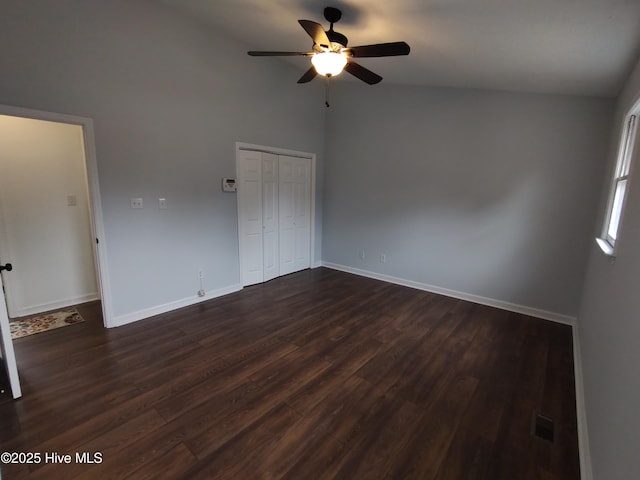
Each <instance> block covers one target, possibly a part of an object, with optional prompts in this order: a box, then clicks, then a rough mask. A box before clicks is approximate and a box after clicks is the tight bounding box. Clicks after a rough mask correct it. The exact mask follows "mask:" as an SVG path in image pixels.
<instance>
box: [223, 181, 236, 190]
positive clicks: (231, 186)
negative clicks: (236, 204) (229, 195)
mask: <svg viewBox="0 0 640 480" xmlns="http://www.w3.org/2000/svg"><path fill="white" fill-rule="evenodd" d="M236 190H238V186H237V185H236V179H235V178H223V179H222V191H223V192H235V191H236Z"/></svg>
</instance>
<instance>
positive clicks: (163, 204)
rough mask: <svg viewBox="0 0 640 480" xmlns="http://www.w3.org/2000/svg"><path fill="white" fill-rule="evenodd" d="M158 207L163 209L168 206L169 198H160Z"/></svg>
mask: <svg viewBox="0 0 640 480" xmlns="http://www.w3.org/2000/svg"><path fill="white" fill-rule="evenodd" d="M158 207H159V208H160V209H162V210H164V209H166V208H167V199H166V198H159V199H158Z"/></svg>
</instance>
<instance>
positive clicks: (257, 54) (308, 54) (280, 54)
mask: <svg viewBox="0 0 640 480" xmlns="http://www.w3.org/2000/svg"><path fill="white" fill-rule="evenodd" d="M247 54H248V55H251V56H252V57H298V56H302V57H313V55H314V53H313V52H256V51H250V52H247Z"/></svg>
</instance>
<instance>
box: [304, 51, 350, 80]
mask: <svg viewBox="0 0 640 480" xmlns="http://www.w3.org/2000/svg"><path fill="white" fill-rule="evenodd" d="M311 63H312V64H313V66H314V67H315V69H316V72H318V73H319V74H320V75H324V76H326V77H327V76H331V77H333V76H335V75H338V74H339V73H340V72H342V70H343V69H344V67H345V66H346V65H347V57H345V56H344V55H342V54H341V53H338V52H323V53H317V54H315V55H314V56H313V57H311Z"/></svg>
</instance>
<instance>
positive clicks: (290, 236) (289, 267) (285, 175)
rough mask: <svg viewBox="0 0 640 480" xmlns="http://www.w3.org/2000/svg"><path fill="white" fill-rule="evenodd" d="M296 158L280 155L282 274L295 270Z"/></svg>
mask: <svg viewBox="0 0 640 480" xmlns="http://www.w3.org/2000/svg"><path fill="white" fill-rule="evenodd" d="M295 160H296V158H294V157H287V156H284V155H280V162H279V175H278V179H279V181H278V183H279V185H278V191H279V199H278V205H279V209H278V213H279V215H280V221H279V224H280V228H279V240H280V275H287V274H289V273H292V272H295V271H296V268H295V258H294V252H295V240H296V238H295V226H294V221H295V211H294V203H295V202H294V182H293V165H294V162H295Z"/></svg>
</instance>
